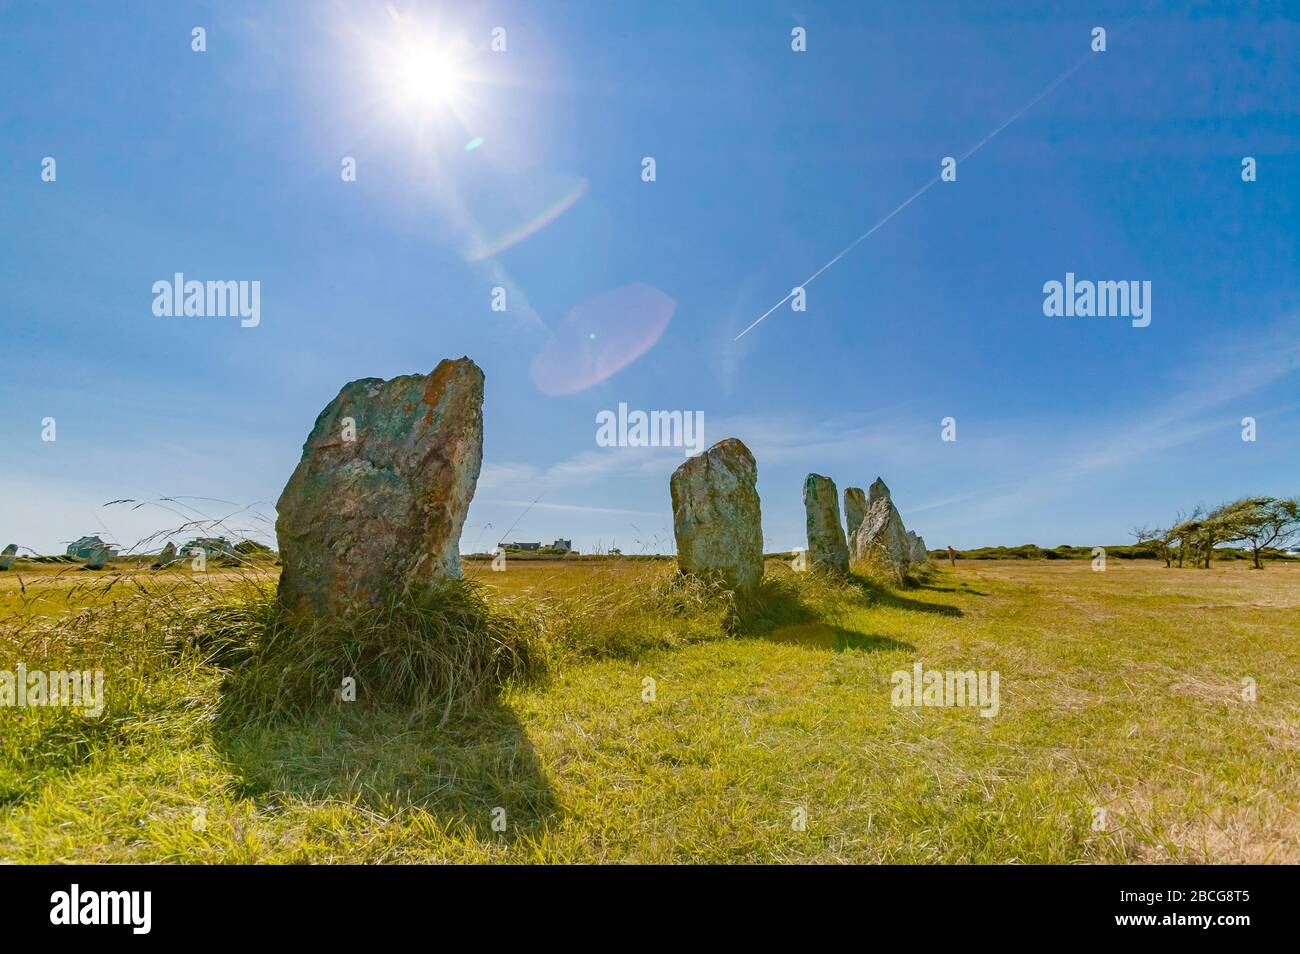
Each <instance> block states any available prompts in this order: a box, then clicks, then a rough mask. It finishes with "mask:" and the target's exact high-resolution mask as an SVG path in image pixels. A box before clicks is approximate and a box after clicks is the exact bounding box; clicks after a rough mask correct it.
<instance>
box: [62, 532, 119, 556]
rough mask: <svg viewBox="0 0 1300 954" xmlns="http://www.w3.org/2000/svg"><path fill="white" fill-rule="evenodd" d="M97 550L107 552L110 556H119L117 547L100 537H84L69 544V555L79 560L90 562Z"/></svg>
mask: <svg viewBox="0 0 1300 954" xmlns="http://www.w3.org/2000/svg"><path fill="white" fill-rule="evenodd" d="M97 550H107V551H108V555H109V556H117V547H114V546H109V545H108V544H107V543H105V542H104V541H103V540H101V539H99V537H82V538H81V539H80V540H74V541H73V542H72V543H69V544H68V549H67V555H68V556H70V557H76V558H77V559H79V560H89V559H90V555H91V554H92V553H95V552H96V551H97Z"/></svg>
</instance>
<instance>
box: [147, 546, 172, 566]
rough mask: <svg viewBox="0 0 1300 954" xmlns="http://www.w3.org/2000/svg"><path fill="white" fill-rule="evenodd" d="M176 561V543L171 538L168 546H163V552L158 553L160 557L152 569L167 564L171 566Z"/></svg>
mask: <svg viewBox="0 0 1300 954" xmlns="http://www.w3.org/2000/svg"><path fill="white" fill-rule="evenodd" d="M175 562H176V544H174V543H172V542H171V541H170V540H169V541H168V542H167V546H165V547H163V548H162V553H160V554H158V559H157V560H156V561H155V562H154V564H153V566H152V567H151V569H154V570H160V569H162V568H163V567H165V566H171V565H172V564H173V563H175Z"/></svg>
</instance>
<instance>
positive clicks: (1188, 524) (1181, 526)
mask: <svg viewBox="0 0 1300 954" xmlns="http://www.w3.org/2000/svg"><path fill="white" fill-rule="evenodd" d="M1204 517H1205V508H1203V507H1201V506H1199V505H1198V506H1196V507H1195V508H1194V509H1193V510H1192V512H1191V513H1183V512H1182V511H1181V510H1180V511H1179V512H1178V518H1177V519H1176V520H1175V521H1174V525H1173V526H1172V527H1170V528H1169V534H1170V541H1171V543H1172V542H1173V541H1175V540H1176V541H1177V542H1178V568H1179V569H1180V570H1181V569H1182V568H1183V559H1184V557H1185V556H1187V555H1188V551H1189V550H1190V551H1191V555H1192V556H1195V555H1196V545H1197V544H1198V543H1199V542H1200V533H1201V521H1202V520H1203V519H1204Z"/></svg>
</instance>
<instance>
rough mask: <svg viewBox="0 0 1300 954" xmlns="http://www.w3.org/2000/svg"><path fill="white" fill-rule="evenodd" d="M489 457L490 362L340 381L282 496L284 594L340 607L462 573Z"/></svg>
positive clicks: (290, 599) (298, 606) (293, 608)
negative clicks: (486, 385)
mask: <svg viewBox="0 0 1300 954" xmlns="http://www.w3.org/2000/svg"><path fill="white" fill-rule="evenodd" d="M482 462H483V372H482V371H481V370H479V367H478V365H476V364H475V363H474V362H473V361H471V360H470V359H469V358H459V359H457V360H454V361H453V360H451V359H446V360H443V361H441V362H439V363H438V366H437V367H436V368H434V369H433V372H432V373H431V374H427V375H425V374H407V375H402V376H401V377H397V378H393V379H392V380H389V381H384V380H383V379H381V378H363V379H361V380H359V381H353V382H351V383H350V384H346V385H344V386H343V390H341V391H340V392H339V394H338V397H336V398H335V399H334V400H333V401H331V402H330V403H329V404H328V405H327V406H326V407H325V410H323V411H321V413H320V416H319V417H318V418H316V424H315V426H314V427H313V428H312V431H311V434H310V435H309V436H308V437H307V443H306V444H304V445H303V449H302V460H300V461H299V462H298V466H297V468H296V469H295V470H294V472H293V476H292V477H290V478H289V483H288V484H287V485H285V488H284V493H282V494H281V495H280V500H279V502H278V503H277V504H276V509H277V511H278V513H279V516H278V519H277V520H276V523H275V532H276V536H277V537H278V539H279V545H280V560H281V563H282V564H283V570H282V571H281V573H280V592H279V599H280V605H281V606H282V607H284V608H285V609H286V610H288V611H289V612H290V613H292V614H295V615H299V614H314V615H318V616H333V615H338V614H341V613H343V612H346V611H348V610H350V609H354V608H357V609H361V608H366V607H375V606H380V605H383V604H384V603H385V602H387V601H389V600H390V599H393V598H396V597H398V596H401V595H402V594H405V593H408V592H410V591H412V590H418V589H420V588H421V587H422V586H425V585H428V584H430V583H432V582H433V581H434V580H436V579H445V578H449V577H450V578H459V577H460V531H461V528H462V527H463V526H464V524H465V514H466V512H467V511H468V510H469V504H470V500H471V499H473V497H474V486H475V484H477V482H478V475H479V468H480V467H481V466H482Z"/></svg>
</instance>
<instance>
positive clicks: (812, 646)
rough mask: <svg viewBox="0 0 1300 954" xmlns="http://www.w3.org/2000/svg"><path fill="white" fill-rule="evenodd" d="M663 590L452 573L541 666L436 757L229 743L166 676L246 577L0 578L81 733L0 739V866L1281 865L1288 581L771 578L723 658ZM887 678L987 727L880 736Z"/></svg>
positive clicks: (225, 681)
mask: <svg viewBox="0 0 1300 954" xmlns="http://www.w3.org/2000/svg"><path fill="white" fill-rule="evenodd" d="M672 570H673V565H672V564H671V563H647V562H636V561H620V560H613V559H611V560H609V561H607V562H600V561H586V562H582V563H565V562H546V561H518V562H513V563H511V565H510V566H509V568H508V569H507V570H506V572H504V573H494V572H491V571H490V570H489V568H488V566H487V565H486V564H481V563H468V564H467V565H466V573H467V576H471V577H474V578H475V580H476V582H477V584H479V585H480V586H481V588H482V591H483V592H484V593H485V594H486V597H487V604H488V605H489V606H490V607H492V608H493V611H494V612H495V611H497V610H501V611H502V612H507V611H508V612H509V613H510V614H512V616H513V617H518V618H535V619H537V620H540V621H542V622H543V623H544V625H542V624H539V626H538V628H537V631H536V633H537V634H536V636H535V639H536V640H537V641H538V642H537V645H536V646H535V647H534V651H536V652H538V653H540V654H542V655H543V656H544V657H545V665H544V666H542V667H540V668H537V669H536V671H533V672H532V673H531V674H529V675H528V676H526V677H525V676H519V677H516V678H512V679H511V680H510V681H509V682H508V683H507V685H505V687H504V688H503V689H502V690H501V691H500V692H499V693H496V694H494V696H493V697H492V698H490V699H488V700H487V701H485V702H484V703H483V704H482V705H481V706H478V707H477V708H476V709H475V710H474V711H473V712H472V713H471V714H470V715H468V716H464V717H457V718H453V719H450V720H448V721H446V722H445V723H442V724H440V723H439V720H438V719H435V718H431V717H430V718H420V719H413V718H412V717H411V714H410V713H409V712H407V711H403V710H402V709H401V708H400V707H395V706H386V705H384V704H382V702H378V703H376V702H374V700H382V699H383V698H384V693H383V687H381V686H371V685H365V684H364V683H363V684H362V685H360V686H359V693H358V695H359V699H358V701H357V702H355V703H342V702H340V703H337V704H333V705H327V706H326V707H325V708H324V709H323V710H320V711H318V712H317V713H315V714H313V715H308V716H302V717H298V718H293V719H288V720H282V721H280V722H276V723H271V724H247V725H241V726H236V727H235V728H231V727H230V726H229V725H228V724H226V723H224V722H223V720H222V707H223V704H224V703H225V701H226V700H225V699H224V696H225V695H226V694H227V693H229V692H230V681H229V678H228V677H227V675H226V671H225V670H224V669H223V666H224V665H225V663H223V662H222V659H221V657H219V656H216V657H214V656H213V655H212V654H211V653H210V652H209V651H205V650H204V649H203V648H202V644H201V642H200V643H199V644H198V645H196V646H192V647H191V648H189V649H181V650H177V649H169V648H168V646H169V645H170V644H172V643H174V642H175V640H174V637H175V636H177V634H178V631H179V634H180V635H181V636H184V635H185V630H186V628H187V627H191V626H192V627H194V628H199V629H201V628H202V627H203V626H204V625H205V620H209V619H211V618H212V614H213V613H214V612H220V613H225V614H227V615H229V614H230V613H231V612H232V606H234V607H237V606H238V603H239V601H240V600H250V601H253V602H256V601H257V600H258V599H265V594H266V592H267V589H266V587H267V586H268V585H269V584H271V583H273V580H274V572H275V571H274V569H273V568H267V569H265V570H263V571H261V572H260V573H257V574H252V575H251V576H252V577H253V578H252V579H249V576H250V575H249V574H245V573H240V572H213V573H210V574H206V575H200V574H190V573H188V571H178V570H172V571H167V572H166V573H160V574H159V573H155V574H150V573H149V572H148V571H147V570H131V571H128V572H125V573H120V574H114V573H107V574H93V573H87V572H78V571H75V570H73V571H69V570H68V568H67V567H66V566H64V567H58V566H55V567H45V566H42V567H35V566H33V565H25V564H22V563H20V564H19V568H18V570H17V571H16V572H15V571H11V572H9V573H5V574H0V619H3V620H4V622H3V623H2V624H0V669H8V670H13V669H14V668H15V666H16V665H17V663H19V662H23V663H25V665H26V666H27V667H28V668H29V669H37V668H44V669H64V668H78V669H93V668H102V669H103V671H104V674H105V676H104V679H105V691H106V699H107V704H106V708H105V711H104V713H103V715H102V716H101V717H99V718H97V719H92V718H88V717H86V716H84V715H82V714H80V713H77V712H75V711H72V710H67V709H55V708H43V709H36V708H27V709H19V708H14V707H8V708H0V730H2V731H0V858H3V859H5V860H9V861H17V862H57V861H78V862H99V861H122V862H127V861H129V862H428V861H454V862H462V861H465V862H482V861H503V862H991V863H1004V862H1020V863H1042V862H1047V863H1076V862H1157V861H1210V862H1297V861H1300V768H1298V767H1300V681H1298V680H1300V564H1293V565H1288V564H1284V563H1272V564H1270V565H1269V566H1268V568H1267V569H1265V570H1263V571H1254V570H1251V569H1249V568H1248V567H1247V566H1246V565H1245V564H1244V563H1241V562H1234V563H1229V564H1218V565H1216V566H1215V567H1214V568H1213V569H1210V570H1192V569H1184V570H1177V569H1166V568H1165V567H1163V566H1161V565H1159V563H1158V562H1156V561H1146V560H1141V561H1139V560H1134V561H1111V562H1110V564H1109V565H1108V568H1107V570H1106V572H1104V573H1098V572H1093V571H1092V569H1091V567H1090V564H1089V563H1088V562H1087V561H1046V560H1044V561H1033V560H1018V561H1001V562H987V563H986V562H975V561H963V562H959V564H958V566H957V567H956V568H952V569H950V568H948V567H946V566H938V567H935V568H934V569H933V570H931V571H930V572H929V573H928V574H927V576H926V577H925V578H924V579H923V580H921V581H919V582H918V583H917V584H915V585H912V586H909V587H906V588H892V587H888V586H883V585H879V584H876V583H872V582H869V581H866V580H862V579H856V580H854V581H851V582H847V583H835V582H832V581H829V580H826V579H823V578H820V577H819V576H816V575H810V574H793V573H791V572H790V571H789V570H788V568H786V567H785V565H784V564H781V563H778V562H775V561H772V562H770V563H769V566H768V577H769V579H771V580H772V581H774V582H773V586H774V589H773V593H772V597H771V599H770V600H769V602H768V603H767V604H766V605H765V606H764V607H763V608H762V610H761V612H758V613H757V614H755V615H754V616H752V617H751V618H749V619H747V620H746V621H745V622H744V623H743V624H740V625H726V620H725V619H724V617H723V616H722V615H720V614H719V613H718V612H716V607H714V606H713V605H712V604H709V603H708V602H707V601H698V600H694V599H691V598H684V597H682V595H681V594H680V593H677V591H675V590H673V589H672V588H671V587H670V586H668V577H669V575H670V574H671V573H672ZM20 582H21V586H20ZM110 584H111V587H110ZM259 586H261V590H260V593H261V595H259V590H258V587H259ZM665 593H667V594H668V596H664V595H663V594H665ZM646 594H650V595H649V596H646ZM688 595H689V594H688ZM223 618H224V617H223ZM538 647H540V648H538ZM917 662H920V663H921V664H922V665H923V667H924V668H926V669H940V670H984V671H996V672H997V673H998V674H999V677H1000V682H999V685H1000V690H999V691H1000V705H999V710H998V713H997V715H996V716H995V717H993V718H985V717H983V716H981V714H980V711H979V710H978V709H977V708H972V707H948V708H938V707H921V708H911V707H896V706H894V705H892V704H891V693H892V685H891V674H892V673H893V672H895V671H899V670H901V671H909V672H910V671H911V670H912V667H913V665H914V663H917ZM647 679H650V680H653V687H654V692H653V700H652V701H648V700H647V687H648V685H649V683H647V682H646V680H647ZM1245 680H1253V681H1254V684H1255V685H1256V687H1257V688H1256V692H1257V698H1256V699H1255V700H1254V701H1250V700H1249V699H1248V698H1246V697H1245V696H1246V694H1245V693H1244V686H1245V682H1244V681H1245ZM1098 810H1104V811H1098ZM800 819H806V822H805V823H804V824H799V821H800ZM502 827H504V830H498V829H500V828H502Z"/></svg>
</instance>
